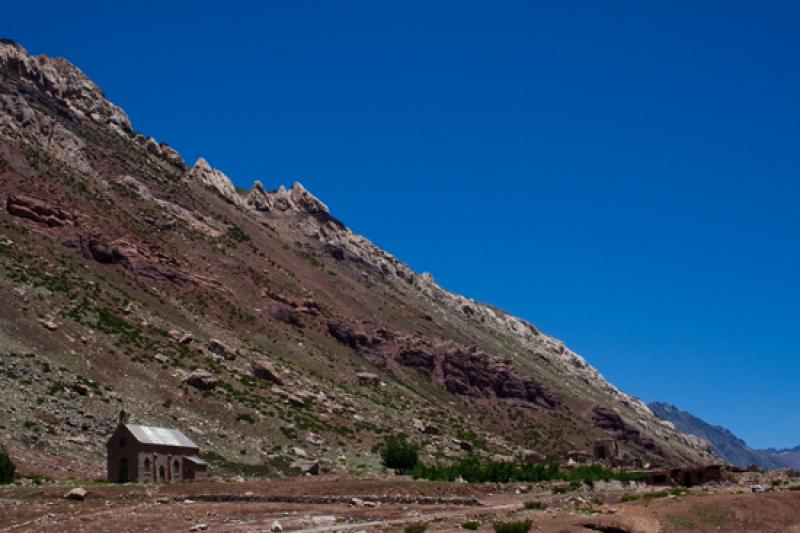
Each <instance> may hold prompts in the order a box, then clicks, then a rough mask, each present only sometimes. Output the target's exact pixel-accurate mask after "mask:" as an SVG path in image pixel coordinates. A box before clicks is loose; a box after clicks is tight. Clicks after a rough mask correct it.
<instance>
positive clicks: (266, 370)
mask: <svg viewBox="0 0 800 533" xmlns="http://www.w3.org/2000/svg"><path fill="white" fill-rule="evenodd" d="M252 369H253V375H254V376H255V377H257V378H259V379H263V380H266V381H269V382H270V383H274V384H275V385H283V380H282V379H281V377H280V375H279V374H278V372H277V370H275V367H273V366H272V363H270V362H269V361H267V360H266V359H261V360H260V361H256V362H254V363H253V365H252Z"/></svg>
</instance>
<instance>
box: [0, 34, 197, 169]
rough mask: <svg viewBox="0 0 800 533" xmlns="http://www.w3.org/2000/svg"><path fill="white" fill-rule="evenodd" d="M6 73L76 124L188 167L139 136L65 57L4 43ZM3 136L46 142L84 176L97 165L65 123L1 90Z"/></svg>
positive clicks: (1, 62)
mask: <svg viewBox="0 0 800 533" xmlns="http://www.w3.org/2000/svg"><path fill="white" fill-rule="evenodd" d="M0 69H2V71H3V72H5V73H6V74H7V75H9V76H12V77H14V78H16V79H18V80H20V81H22V82H23V83H25V84H27V85H30V86H32V87H33V88H35V89H36V90H37V91H39V92H40V93H41V94H43V95H45V96H46V97H49V98H50V99H51V101H53V102H57V103H58V104H60V105H62V106H63V108H64V111H65V112H67V113H70V114H72V115H73V116H74V118H75V120H76V121H81V120H90V121H93V122H95V123H97V124H101V125H103V126H104V127H107V128H109V129H111V130H112V131H114V132H116V133H117V134H119V135H120V136H122V137H125V138H127V139H130V140H132V141H134V142H137V143H138V144H140V145H141V146H143V147H145V149H146V150H147V151H148V152H149V153H150V154H152V155H154V156H156V157H158V158H161V159H163V160H165V161H167V162H168V163H171V164H173V165H175V166H176V167H178V168H180V169H184V168H185V166H186V165H185V164H184V162H183V159H182V158H181V156H180V154H178V152H177V151H175V150H174V149H173V148H171V147H169V146H168V145H166V144H163V143H158V142H156V141H155V140H154V139H153V138H146V137H144V136H143V135H141V134H137V133H136V132H135V131H134V129H133V127H132V126H131V122H130V120H129V119H128V115H127V114H125V112H124V111H123V110H122V109H120V108H119V107H117V106H115V105H114V104H112V103H111V102H109V101H108V99H107V98H106V97H105V94H104V93H103V91H102V90H101V89H100V88H99V87H98V86H97V85H96V84H95V83H94V82H93V81H92V80H90V79H89V78H88V77H86V75H85V74H84V73H83V72H82V71H81V70H80V69H78V68H77V67H75V66H74V65H73V64H72V63H70V62H69V61H67V60H66V59H63V58H51V57H48V56H45V55H40V56H31V55H29V54H28V52H27V50H25V49H24V48H23V47H22V46H20V45H19V44H16V43H14V42H13V41H9V40H7V39H4V40H3V41H2V42H0ZM0 110H2V111H3V112H2V113H0V117H2V116H3V115H6V116H10V117H13V118H14V119H15V120H8V119H3V118H0V135H4V136H17V137H22V138H26V140H32V141H34V142H37V141H38V142H42V141H46V144H47V146H49V147H51V148H53V153H54V154H55V155H56V156H57V157H59V158H60V159H62V160H64V161H65V162H67V163H70V164H72V165H74V166H75V167H76V168H78V169H79V170H82V171H84V172H88V171H91V165H90V164H89V162H88V161H87V160H86V158H85V156H84V155H83V154H82V148H83V145H84V141H83V140H81V139H80V138H79V137H77V136H76V135H74V134H73V133H72V132H70V131H69V130H67V129H66V128H64V127H63V125H62V124H61V123H60V122H59V121H56V120H53V119H52V118H50V117H46V116H45V115H44V114H42V113H41V112H38V111H36V110H34V109H33V108H32V107H31V106H30V105H29V103H28V102H27V100H26V99H25V98H24V97H23V96H22V95H20V94H19V92H18V91H11V90H9V89H8V88H7V87H2V88H0Z"/></svg>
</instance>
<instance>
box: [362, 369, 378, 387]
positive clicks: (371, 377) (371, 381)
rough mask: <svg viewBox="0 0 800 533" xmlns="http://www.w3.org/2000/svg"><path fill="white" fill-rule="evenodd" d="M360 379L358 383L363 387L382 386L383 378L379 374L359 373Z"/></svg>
mask: <svg viewBox="0 0 800 533" xmlns="http://www.w3.org/2000/svg"><path fill="white" fill-rule="evenodd" d="M356 377H357V378H358V382H359V384H361V385H380V384H381V377H380V376H379V375H378V374H374V373H372V372H359V373H358V374H356Z"/></svg>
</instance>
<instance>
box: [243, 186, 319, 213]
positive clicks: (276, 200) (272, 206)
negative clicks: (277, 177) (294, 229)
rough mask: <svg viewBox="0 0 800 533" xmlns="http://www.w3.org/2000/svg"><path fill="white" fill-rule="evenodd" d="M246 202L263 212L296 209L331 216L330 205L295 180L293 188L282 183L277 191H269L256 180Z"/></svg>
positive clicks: (301, 211)
mask: <svg viewBox="0 0 800 533" xmlns="http://www.w3.org/2000/svg"><path fill="white" fill-rule="evenodd" d="M245 203H246V204H247V205H248V206H249V207H251V208H252V209H255V210H257V211H263V212H271V211H272V212H274V211H277V212H281V211H296V212H299V213H308V214H312V215H325V216H326V217H328V216H330V211H329V210H328V206H326V205H325V204H324V203H322V202H321V201H320V200H319V199H318V198H317V197H316V196H314V195H313V194H311V193H310V192H309V191H308V189H306V188H305V187H303V185H302V184H301V183H300V182H297V181H296V182H294V184H293V185H292V188H291V189H286V187H284V186H283V185H281V186H280V187H278V190H276V191H267V190H266V189H265V188H264V185H262V183H261V182H260V181H257V180H256V182H255V183H253V189H252V190H251V191H250V194H249V195H248V196H247V200H245Z"/></svg>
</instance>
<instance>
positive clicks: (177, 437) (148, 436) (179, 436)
mask: <svg viewBox="0 0 800 533" xmlns="http://www.w3.org/2000/svg"><path fill="white" fill-rule="evenodd" d="M125 427H126V428H128V430H129V431H130V432H131V433H132V434H133V436H134V438H136V440H137V441H139V442H141V443H142V444H158V445H162V446H181V447H184V448H198V446H197V444H195V443H194V442H192V440H191V439H190V438H189V437H187V436H186V435H184V434H183V432H181V430H179V429H168V428H160V427H154V426H138V425H135V424H126V425H125Z"/></svg>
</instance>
